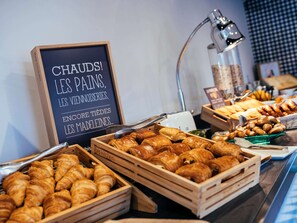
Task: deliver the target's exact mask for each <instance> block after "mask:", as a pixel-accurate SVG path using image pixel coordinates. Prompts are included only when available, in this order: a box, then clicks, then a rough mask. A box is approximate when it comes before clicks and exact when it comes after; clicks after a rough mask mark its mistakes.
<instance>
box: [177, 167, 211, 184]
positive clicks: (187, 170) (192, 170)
mask: <svg viewBox="0 0 297 223" xmlns="http://www.w3.org/2000/svg"><path fill="white" fill-rule="evenodd" d="M175 173H176V174H178V175H180V176H182V177H185V178H187V179H189V180H192V181H194V182H196V183H201V182H203V181H205V180H207V179H209V178H210V177H211V176H212V171H211V169H210V168H209V167H208V166H207V165H206V164H204V163H200V162H196V163H192V164H187V165H184V166H182V167H180V168H179V169H177V170H176V172H175Z"/></svg>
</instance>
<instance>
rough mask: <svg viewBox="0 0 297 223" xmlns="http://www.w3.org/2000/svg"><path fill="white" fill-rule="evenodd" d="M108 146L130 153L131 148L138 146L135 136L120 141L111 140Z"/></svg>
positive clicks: (128, 136) (125, 137)
mask: <svg viewBox="0 0 297 223" xmlns="http://www.w3.org/2000/svg"><path fill="white" fill-rule="evenodd" d="M108 144H109V145H111V146H113V147H115V148H117V149H119V150H122V151H124V152H128V150H129V148H131V147H134V146H138V143H137V142H136V139H135V137H134V136H133V135H127V136H124V137H122V138H120V139H111V140H110V141H109V142H108Z"/></svg>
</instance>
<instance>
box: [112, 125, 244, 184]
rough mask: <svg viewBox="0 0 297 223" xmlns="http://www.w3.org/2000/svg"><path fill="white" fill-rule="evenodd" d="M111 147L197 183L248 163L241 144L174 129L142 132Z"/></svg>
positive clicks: (139, 131) (129, 136)
mask: <svg viewBox="0 0 297 223" xmlns="http://www.w3.org/2000/svg"><path fill="white" fill-rule="evenodd" d="M108 144H109V145H111V146H113V147H115V148H117V149H119V150H122V151H124V152H127V153H129V154H131V155H134V156H136V157H138V158H140V159H143V160H146V161H148V162H150V163H152V164H155V165H158V166H160V167H161V168H163V169H166V170H168V171H171V172H173V173H176V174H178V175H180V176H183V177H185V178H187V179H189V180H192V181H194V182H196V183H201V182H203V181H205V180H207V179H209V178H210V177H212V176H214V175H216V174H218V173H221V172H223V171H225V170H228V169H230V168H232V167H234V166H236V165H238V164H239V163H240V162H242V161H244V157H243V156H242V151H241V149H240V147H239V146H238V145H235V144H231V143H227V142H225V141H220V142H215V143H214V144H213V143H212V142H210V141H208V140H206V139H203V138H199V137H196V136H191V135H187V134H186V133H184V132H182V131H180V130H179V129H177V128H171V127H164V128H161V129H160V130H159V132H158V133H155V132H154V131H152V130H149V129H141V130H138V131H135V132H132V133H131V134H129V135H126V136H124V137H122V138H119V139H111V140H110V141H109V142H108Z"/></svg>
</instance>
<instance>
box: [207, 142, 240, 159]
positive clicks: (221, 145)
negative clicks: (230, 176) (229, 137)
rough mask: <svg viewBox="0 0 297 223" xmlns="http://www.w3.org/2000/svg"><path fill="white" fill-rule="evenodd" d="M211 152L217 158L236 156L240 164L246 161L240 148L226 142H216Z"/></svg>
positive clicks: (210, 149)
mask: <svg viewBox="0 0 297 223" xmlns="http://www.w3.org/2000/svg"><path fill="white" fill-rule="evenodd" d="M209 151H210V152H212V153H213V154H214V155H215V156H234V157H236V158H237V159H238V161H239V162H242V161H243V160H244V157H243V156H242V155H241V153H242V150H241V148H240V146H238V145H236V144H232V143H228V142H226V141H217V142H215V143H214V144H213V145H212V147H210V148H209Z"/></svg>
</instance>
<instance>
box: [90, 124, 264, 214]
mask: <svg viewBox="0 0 297 223" xmlns="http://www.w3.org/2000/svg"><path fill="white" fill-rule="evenodd" d="M159 128H160V126H157V125H155V126H154V127H151V129H152V130H155V131H158V129H159ZM189 135H190V134H189ZM192 136H193V135H192ZM196 137H198V136H196ZM112 138H113V134H109V135H105V136H100V137H96V138H93V139H91V153H92V154H93V155H94V156H96V157H98V158H100V160H101V161H102V162H103V163H105V164H106V165H107V166H109V167H110V168H112V169H114V170H115V171H118V172H120V173H122V174H124V175H126V176H127V177H129V178H131V179H133V180H135V181H137V182H139V183H141V184H143V185H145V186H147V187H149V188H150V189H152V190H154V191H156V192H158V193H160V194H162V195H164V196H166V197H167V198H169V199H171V200H173V201H175V202H177V203H179V204H181V205H183V206H185V207H186V208H188V209H190V210H191V211H192V212H193V213H194V214H195V215H196V216H197V217H200V218H202V217H204V216H206V215H207V214H209V213H211V212H212V211H214V210H216V209H217V208H219V207H221V206H222V205H224V204H226V203H227V202H228V201H230V200H232V199H233V198H235V197H237V196H238V195H240V194H242V193H243V192H245V191H247V190H248V189H249V188H251V187H253V186H255V185H256V184H258V182H259V175H260V157H259V156H255V155H252V154H249V153H245V154H244V155H245V157H246V160H245V161H244V162H242V163H240V164H239V165H237V166H236V167H233V168H232V169H230V170H228V171H225V172H223V173H220V174H218V175H216V176H214V177H212V178H210V179H208V180H206V181H204V182H202V183H200V184H197V183H195V182H192V181H190V180H187V179H185V178H183V177H181V176H178V175H177V174H175V173H172V172H169V171H167V170H164V169H161V168H159V167H157V166H156V165H153V164H151V163H149V162H147V161H144V160H141V159H139V158H137V157H135V156H133V155H130V154H128V153H125V152H123V151H120V150H118V149H116V148H114V147H112V146H109V145H108V144H107V142H108V141H109V140H110V139H112ZM234 174H237V175H236V176H235V177H231V176H233V175H234ZM228 178H229V179H228ZM225 179H227V180H225Z"/></svg>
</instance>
